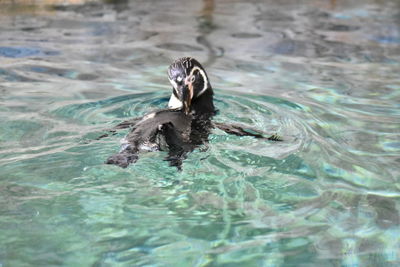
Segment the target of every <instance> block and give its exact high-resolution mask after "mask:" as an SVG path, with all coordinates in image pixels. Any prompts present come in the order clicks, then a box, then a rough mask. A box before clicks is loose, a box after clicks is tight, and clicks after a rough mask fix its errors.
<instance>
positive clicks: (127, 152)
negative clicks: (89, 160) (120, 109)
mask: <svg viewBox="0 0 400 267" xmlns="http://www.w3.org/2000/svg"><path fill="white" fill-rule="evenodd" d="M209 125H210V121H209V120H208V122H207V120H200V119H198V118H196V117H194V116H193V115H191V114H185V113H184V112H181V111H180V110H168V109H166V110H161V111H157V112H153V113H149V114H147V115H145V116H144V117H143V118H141V119H140V120H139V121H138V122H137V123H136V124H134V125H133V126H132V128H131V132H130V133H129V134H128V135H127V136H126V137H125V138H124V139H123V140H122V146H121V150H120V152H119V153H117V154H115V155H112V156H110V157H109V158H108V159H107V161H106V163H107V164H114V165H118V166H120V167H123V168H125V167H127V166H128V165H129V164H131V163H134V162H136V161H137V160H138V158H139V154H140V153H142V152H154V151H168V157H167V158H166V160H167V161H169V162H170V165H172V166H176V167H178V169H180V167H181V164H182V160H183V159H184V157H185V155H186V153H187V152H190V151H192V150H193V149H194V148H195V147H196V146H199V145H202V144H204V143H206V142H207V140H208V135H209V132H210V127H209Z"/></svg>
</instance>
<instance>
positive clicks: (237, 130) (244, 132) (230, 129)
mask: <svg viewBox="0 0 400 267" xmlns="http://www.w3.org/2000/svg"><path fill="white" fill-rule="evenodd" d="M213 124H214V126H215V127H216V128H218V129H220V130H222V131H224V132H226V133H227V134H233V135H237V136H251V137H254V138H259V139H266V140H270V141H283V139H282V138H281V137H280V136H278V135H276V134H273V135H268V134H266V133H264V132H261V131H259V130H256V129H253V128H248V127H247V129H245V128H243V127H242V126H240V125H237V124H225V123H221V122H214V123H213ZM266 136H268V137H266Z"/></svg>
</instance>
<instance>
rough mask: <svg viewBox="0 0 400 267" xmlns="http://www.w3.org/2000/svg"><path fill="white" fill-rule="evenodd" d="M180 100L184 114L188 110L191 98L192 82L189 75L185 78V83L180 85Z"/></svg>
mask: <svg viewBox="0 0 400 267" xmlns="http://www.w3.org/2000/svg"><path fill="white" fill-rule="evenodd" d="M180 97H181V99H180V100H181V101H182V104H183V111H184V112H185V114H186V115H188V114H189V112H190V105H191V103H192V98H193V83H192V82H190V77H188V78H187V79H186V80H185V85H184V86H182V91H181V94H180Z"/></svg>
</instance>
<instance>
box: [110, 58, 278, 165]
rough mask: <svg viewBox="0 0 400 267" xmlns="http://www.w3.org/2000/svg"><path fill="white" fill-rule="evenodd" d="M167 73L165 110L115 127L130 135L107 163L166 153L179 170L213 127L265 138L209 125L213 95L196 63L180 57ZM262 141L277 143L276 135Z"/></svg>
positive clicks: (210, 123)
mask: <svg viewBox="0 0 400 267" xmlns="http://www.w3.org/2000/svg"><path fill="white" fill-rule="evenodd" d="M167 73H168V79H169V82H170V83H171V85H172V89H173V90H172V95H171V98H170V101H169V103H168V109H164V110H160V111H157V112H153V113H149V114H147V115H145V116H144V117H142V118H134V119H131V120H129V121H125V122H122V123H120V124H119V125H117V126H116V127H115V129H122V128H128V127H130V128H131V132H130V133H129V134H128V135H127V136H126V137H125V138H124V139H123V141H122V147H121V150H120V152H119V153H117V154H115V155H112V156H110V157H109V158H108V159H107V160H106V163H107V164H115V165H118V166H120V167H124V168H125V167H127V166H128V165H129V164H131V163H134V162H136V161H137V160H138V158H139V154H140V153H141V152H143V151H168V156H167V158H166V160H168V161H169V163H170V165H171V166H176V167H177V168H178V169H181V165H182V161H183V160H184V159H185V157H186V155H187V153H188V152H191V151H193V150H194V149H195V148H196V147H198V146H201V145H203V144H207V143H208V136H209V134H210V132H211V130H212V128H215V127H217V128H219V129H221V130H223V131H225V132H226V133H229V134H234V135H238V136H253V137H255V138H264V137H263V134H262V133H257V131H251V132H248V131H246V130H245V129H243V128H242V127H241V126H238V125H226V124H223V123H212V122H211V119H212V117H213V116H214V115H215V113H216V111H215V107H214V103H213V95H214V92H213V90H212V87H211V84H210V81H209V79H208V76H207V74H206V72H205V70H204V68H203V67H202V66H201V64H200V63H199V62H198V61H197V60H195V59H194V58H191V57H184V58H180V59H178V60H176V61H175V62H173V63H172V64H171V65H170V66H169V68H168V72H167ZM114 132H115V131H114ZM254 132H256V133H254ZM104 136H108V135H107V134H106V135H103V136H102V137H104ZM265 139H268V140H278V139H277V137H275V136H271V137H269V138H265Z"/></svg>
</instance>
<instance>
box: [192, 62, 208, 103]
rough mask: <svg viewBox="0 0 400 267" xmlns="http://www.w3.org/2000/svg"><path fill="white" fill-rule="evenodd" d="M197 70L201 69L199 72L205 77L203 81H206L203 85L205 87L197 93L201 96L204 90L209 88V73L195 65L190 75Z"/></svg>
mask: <svg viewBox="0 0 400 267" xmlns="http://www.w3.org/2000/svg"><path fill="white" fill-rule="evenodd" d="M196 70H198V71H199V73H200V75H201V76H202V77H203V81H204V87H203V89H201V91H200V92H199V93H198V94H197V95H196V97H199V96H201V95H202V94H204V92H205V91H206V90H207V88H208V79H207V75H206V73H205V72H204V70H203V69H201V68H199V67H197V66H195V67H193V69H192V70H191V71H190V75H189V76H192V75H193V73H194V72H195V71H196Z"/></svg>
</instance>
